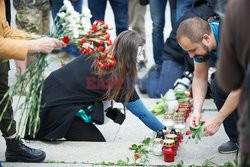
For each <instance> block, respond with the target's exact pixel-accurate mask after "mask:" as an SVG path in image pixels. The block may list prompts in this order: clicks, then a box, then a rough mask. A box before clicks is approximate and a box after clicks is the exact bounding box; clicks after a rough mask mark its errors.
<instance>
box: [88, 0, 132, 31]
mask: <svg viewBox="0 0 250 167" xmlns="http://www.w3.org/2000/svg"><path fill="white" fill-rule="evenodd" d="M109 2H110V5H111V7H112V10H113V13H114V17H115V26H116V35H119V34H120V33H121V32H122V31H125V30H127V29H128V0H109ZM88 5H89V9H90V11H91V14H92V18H91V23H93V22H94V21H95V20H104V16H105V9H106V5H107V0H88Z"/></svg>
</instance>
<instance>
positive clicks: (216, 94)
mask: <svg viewBox="0 0 250 167" xmlns="http://www.w3.org/2000/svg"><path fill="white" fill-rule="evenodd" d="M210 89H211V92H212V96H213V99H214V102H215V105H216V107H217V109H218V111H220V109H221V108H222V106H223V105H224V103H225V101H226V99H227V96H228V94H227V93H225V92H224V91H223V90H221V89H220V88H219V87H218V85H217V82H216V79H215V77H214V78H213V79H212V80H211V85H210ZM238 119H239V117H238V113H237V110H236V111H234V112H232V113H231V114H230V115H229V116H228V117H227V118H226V119H225V120H224V121H223V125H224V128H225V131H226V134H227V136H228V137H229V139H230V141H232V142H234V143H236V142H238V135H239V133H238V130H237V122H238Z"/></svg>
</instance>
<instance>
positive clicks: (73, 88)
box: [36, 30, 164, 141]
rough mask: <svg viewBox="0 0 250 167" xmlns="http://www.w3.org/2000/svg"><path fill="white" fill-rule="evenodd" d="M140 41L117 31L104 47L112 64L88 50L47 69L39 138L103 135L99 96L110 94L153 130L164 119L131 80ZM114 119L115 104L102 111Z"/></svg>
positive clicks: (120, 119)
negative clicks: (100, 60)
mask: <svg viewBox="0 0 250 167" xmlns="http://www.w3.org/2000/svg"><path fill="white" fill-rule="evenodd" d="M144 43H145V41H144V39H143V38H142V37H141V36H140V35H139V34H138V33H136V32H134V31H129V30H128V31H124V32H122V33H121V34H120V35H119V36H118V37H117V38H116V40H115V41H114V43H113V45H112V46H111V47H110V48H109V49H108V51H107V53H109V54H112V55H113V56H114V59H111V60H112V61H115V62H116V63H115V64H116V65H115V66H111V67H109V68H105V69H101V68H99V66H98V61H97V59H95V58H94V57H93V56H86V55H82V56H80V57H78V58H76V59H75V60H73V61H72V62H70V63H69V64H67V65H66V66H64V67H62V68H60V69H58V70H56V71H54V72H52V73H51V74H50V76H49V77H48V78H47V79H46V80H45V82H44V88H43V91H42V106H43V107H42V109H41V113H40V119H41V120H40V121H41V124H40V129H39V132H38V133H37V135H36V138H37V139H39V140H56V139H60V138H65V139H66V140H71V141H105V138H104V137H103V135H102V134H101V132H100V131H99V130H98V129H97V128H96V126H95V124H103V122H104V114H106V113H105V112H104V111H103V105H102V101H104V100H115V101H117V102H121V103H123V104H124V106H125V107H126V108H127V109H128V110H130V111H131V112H132V113H133V114H134V115H136V116H137V117H138V118H139V119H140V120H141V121H142V122H143V123H144V124H145V125H146V126H148V127H149V128H150V129H152V130H154V131H157V130H161V129H163V128H164V125H163V124H162V123H160V122H159V121H158V119H157V118H156V117H155V116H154V115H153V114H152V113H151V112H149V111H148V110H147V108H146V107H145V106H144V104H143V103H142V101H141V100H140V98H139V96H138V95H137V93H136V91H135V89H134V84H135V81H136V80H137V70H136V62H137V56H139V55H140V54H141V53H142V51H143V50H142V48H143V45H144ZM107 114H108V116H109V117H111V118H112V119H114V121H115V122H117V123H122V122H123V119H124V115H123V114H122V113H121V112H119V111H118V110H111V111H110V112H109V113H107Z"/></svg>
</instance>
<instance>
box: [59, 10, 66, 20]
mask: <svg viewBox="0 0 250 167" xmlns="http://www.w3.org/2000/svg"><path fill="white" fill-rule="evenodd" d="M57 16H58V17H60V18H62V19H63V18H64V17H65V16H66V13H65V12H61V13H58V14H57Z"/></svg>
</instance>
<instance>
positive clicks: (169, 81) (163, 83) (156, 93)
mask: <svg viewBox="0 0 250 167" xmlns="http://www.w3.org/2000/svg"><path fill="white" fill-rule="evenodd" d="M184 70H185V67H184V64H183V63H179V62H176V61H172V60H166V61H163V63H162V67H161V70H160V71H157V70H152V71H151V72H150V73H149V74H148V76H147V77H144V78H142V79H140V80H139V82H138V84H140V85H139V87H141V88H142V89H144V90H145V91H146V92H147V93H148V96H149V97H150V98H160V97H161V94H162V95H165V93H166V92H167V91H168V90H169V89H172V88H173V86H174V83H175V81H176V80H177V79H178V78H180V77H181V76H182V74H183V72H184Z"/></svg>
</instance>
